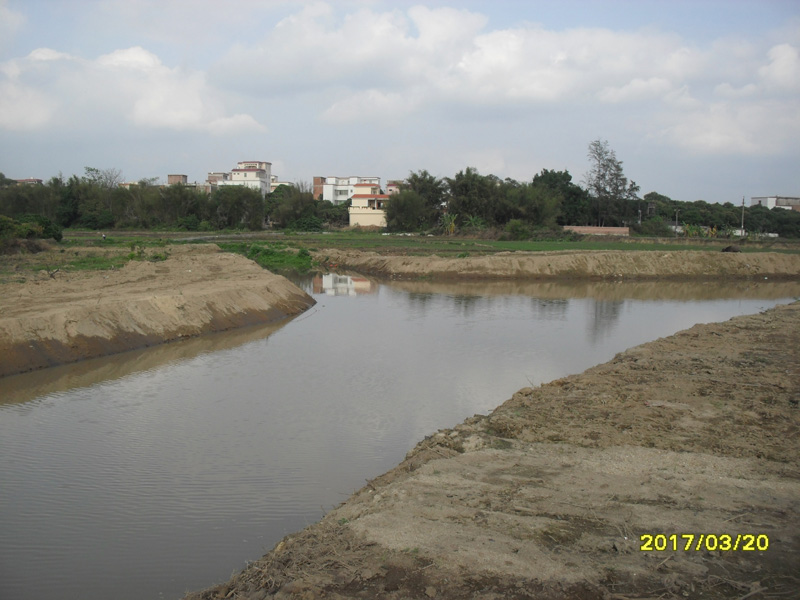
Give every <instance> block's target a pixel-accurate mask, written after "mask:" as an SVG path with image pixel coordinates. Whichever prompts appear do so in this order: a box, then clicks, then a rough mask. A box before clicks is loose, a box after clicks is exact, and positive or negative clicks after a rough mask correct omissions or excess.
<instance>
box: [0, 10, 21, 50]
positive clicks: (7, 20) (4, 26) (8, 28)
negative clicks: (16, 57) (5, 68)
mask: <svg viewBox="0 0 800 600" xmlns="http://www.w3.org/2000/svg"><path fill="white" fill-rule="evenodd" d="M24 24H25V16H24V15H23V14H22V13H20V12H17V11H15V10H11V9H10V8H9V7H8V2H7V1H6V0H0V44H3V43H7V42H8V41H9V40H11V39H13V38H14V37H15V36H16V34H17V32H18V31H19V30H20V29H21V28H22V26H23V25H24Z"/></svg>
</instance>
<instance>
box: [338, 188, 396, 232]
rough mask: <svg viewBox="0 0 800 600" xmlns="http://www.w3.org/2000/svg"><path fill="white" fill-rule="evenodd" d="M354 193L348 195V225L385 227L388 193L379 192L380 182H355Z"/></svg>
mask: <svg viewBox="0 0 800 600" xmlns="http://www.w3.org/2000/svg"><path fill="white" fill-rule="evenodd" d="M353 188H354V189H355V193H354V194H353V195H352V196H351V197H350V200H351V201H352V204H351V205H350V208H349V209H348V212H349V215H350V227H355V226H356V225H358V226H360V227H386V210H385V204H386V201H387V200H388V199H389V194H381V186H380V184H371V183H357V184H355V185H354V186H353Z"/></svg>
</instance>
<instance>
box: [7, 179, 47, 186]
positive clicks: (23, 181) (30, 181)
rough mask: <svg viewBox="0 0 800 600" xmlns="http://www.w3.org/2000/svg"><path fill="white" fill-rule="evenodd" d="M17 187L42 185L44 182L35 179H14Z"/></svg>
mask: <svg viewBox="0 0 800 600" xmlns="http://www.w3.org/2000/svg"><path fill="white" fill-rule="evenodd" d="M14 181H16V182H17V185H42V184H43V183H44V182H43V181H42V180H41V179H36V178H35V177H28V178H27V179H15V180H14Z"/></svg>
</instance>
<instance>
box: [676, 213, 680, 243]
mask: <svg viewBox="0 0 800 600" xmlns="http://www.w3.org/2000/svg"><path fill="white" fill-rule="evenodd" d="M679 212H680V211H679V210H678V209H677V208H676V209H675V237H678V213H679Z"/></svg>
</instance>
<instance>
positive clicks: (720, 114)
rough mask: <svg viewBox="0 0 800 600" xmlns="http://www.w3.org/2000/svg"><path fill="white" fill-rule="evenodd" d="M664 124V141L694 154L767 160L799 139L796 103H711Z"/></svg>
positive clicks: (799, 111) (799, 109)
mask: <svg viewBox="0 0 800 600" xmlns="http://www.w3.org/2000/svg"><path fill="white" fill-rule="evenodd" d="M667 120H671V121H672V123H671V124H669V125H668V126H666V127H665V128H664V130H663V134H664V137H665V138H666V139H668V140H669V141H670V142H671V143H672V144H674V145H676V146H678V147H681V148H684V149H686V150H688V151H690V152H692V153H695V154H714V155H729V156H730V155H749V156H757V155H762V156H770V155H774V154H779V153H781V152H782V151H784V149H785V148H788V147H791V146H792V145H796V143H797V139H798V136H800V107H798V106H797V103H796V102H782V101H779V100H772V101H768V102H759V103H755V102H749V103H741V104H733V103H722V102H720V103H712V104H709V105H707V106H703V107H701V108H699V109H697V110H693V111H689V112H685V113H679V114H675V115H671V116H669V117H667Z"/></svg>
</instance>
